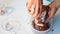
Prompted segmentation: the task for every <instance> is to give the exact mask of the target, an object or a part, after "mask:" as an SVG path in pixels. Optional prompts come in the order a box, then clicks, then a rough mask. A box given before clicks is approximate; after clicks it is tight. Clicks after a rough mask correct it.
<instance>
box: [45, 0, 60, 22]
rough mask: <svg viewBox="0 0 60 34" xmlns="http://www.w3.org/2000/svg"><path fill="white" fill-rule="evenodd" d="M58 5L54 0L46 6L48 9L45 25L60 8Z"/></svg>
mask: <svg viewBox="0 0 60 34" xmlns="http://www.w3.org/2000/svg"><path fill="white" fill-rule="evenodd" d="M57 1H58V0H57ZM58 3H59V2H58ZM58 3H57V2H56V0H54V1H53V2H52V3H51V4H49V5H48V6H49V7H50V9H49V11H48V14H47V18H46V23H48V22H49V20H50V19H51V18H52V17H53V16H54V15H55V14H56V12H57V10H58V8H59V7H60V4H58Z"/></svg>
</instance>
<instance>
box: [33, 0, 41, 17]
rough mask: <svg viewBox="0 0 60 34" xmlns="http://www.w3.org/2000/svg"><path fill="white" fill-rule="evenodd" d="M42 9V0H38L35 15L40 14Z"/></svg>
mask: <svg viewBox="0 0 60 34" xmlns="http://www.w3.org/2000/svg"><path fill="white" fill-rule="evenodd" d="M41 10H42V0H36V8H35V13H34V15H33V16H34V17H37V16H38V15H39V14H40V11H41Z"/></svg>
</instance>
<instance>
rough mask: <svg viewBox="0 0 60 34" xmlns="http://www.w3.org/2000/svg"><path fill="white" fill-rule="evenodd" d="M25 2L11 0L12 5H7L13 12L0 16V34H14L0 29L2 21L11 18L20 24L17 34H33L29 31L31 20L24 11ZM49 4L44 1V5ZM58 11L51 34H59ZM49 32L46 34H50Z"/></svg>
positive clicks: (22, 0)
mask: <svg viewBox="0 0 60 34" xmlns="http://www.w3.org/2000/svg"><path fill="white" fill-rule="evenodd" d="M26 2H27V0H13V3H12V4H10V5H8V6H11V7H13V8H14V12H12V13H11V14H10V15H4V16H0V34H14V33H13V32H8V31H6V30H4V29H2V27H1V23H2V21H3V20H4V19H7V18H12V19H15V20H17V21H19V22H20V25H19V28H20V29H19V31H18V32H17V34H34V33H33V32H32V30H31V27H30V24H31V21H32V20H33V18H32V17H31V16H30V15H29V14H28V12H27V9H26ZM49 3H50V2H47V1H45V0H44V5H48V4H49ZM59 14H60V9H59V10H58V12H57V14H56V17H55V18H54V23H55V25H54V27H53V29H54V31H53V34H60V27H59V26H60V15H59ZM51 33H52V32H49V33H48V34H51Z"/></svg>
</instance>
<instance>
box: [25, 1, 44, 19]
mask: <svg viewBox="0 0 60 34" xmlns="http://www.w3.org/2000/svg"><path fill="white" fill-rule="evenodd" d="M42 4H43V3H42V0H28V2H27V3H26V7H27V9H28V13H29V14H30V15H31V16H32V17H34V18H35V19H37V18H38V17H39V14H41V10H42Z"/></svg>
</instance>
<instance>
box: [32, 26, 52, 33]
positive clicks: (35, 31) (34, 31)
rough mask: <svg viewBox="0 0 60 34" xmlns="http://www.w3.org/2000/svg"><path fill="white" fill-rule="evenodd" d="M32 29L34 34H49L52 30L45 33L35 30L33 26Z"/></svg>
mask: <svg viewBox="0 0 60 34" xmlns="http://www.w3.org/2000/svg"><path fill="white" fill-rule="evenodd" d="M31 29H32V31H33V33H34V34H47V33H48V32H49V31H50V30H51V27H50V28H49V29H47V30H45V31H38V30H36V29H34V28H33V26H31Z"/></svg>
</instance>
